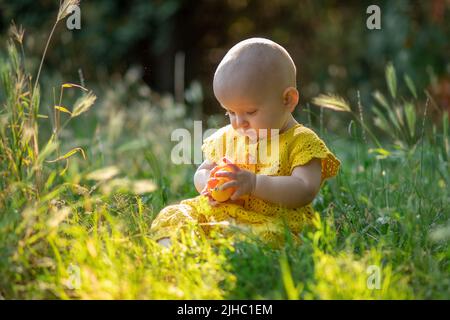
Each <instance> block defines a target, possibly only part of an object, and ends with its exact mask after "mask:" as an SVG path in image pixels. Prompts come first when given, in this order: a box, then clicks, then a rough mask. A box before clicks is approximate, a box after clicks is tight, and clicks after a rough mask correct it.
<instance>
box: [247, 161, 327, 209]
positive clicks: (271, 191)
mask: <svg viewBox="0 0 450 320" xmlns="http://www.w3.org/2000/svg"><path fill="white" fill-rule="evenodd" d="M321 176H322V167H321V161H320V159H317V158H314V159H313V160H311V161H310V162H308V163H307V164H305V165H303V166H297V167H295V168H294V170H293V171H292V175H290V176H266V175H256V184H255V189H254V191H253V195H254V196H255V197H258V198H261V199H264V200H266V201H269V202H274V203H279V204H282V205H285V206H286V207H288V208H297V207H303V206H305V205H307V204H309V203H311V202H312V201H313V200H314V198H315V197H316V195H317V193H318V192H319V190H320V183H321Z"/></svg>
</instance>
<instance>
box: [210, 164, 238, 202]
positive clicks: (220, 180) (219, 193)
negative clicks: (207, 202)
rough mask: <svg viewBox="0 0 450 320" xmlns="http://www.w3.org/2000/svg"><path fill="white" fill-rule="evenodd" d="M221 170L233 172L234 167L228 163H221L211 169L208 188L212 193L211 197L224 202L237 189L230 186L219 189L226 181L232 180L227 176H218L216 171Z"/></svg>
mask: <svg viewBox="0 0 450 320" xmlns="http://www.w3.org/2000/svg"><path fill="white" fill-rule="evenodd" d="M219 171H229V172H233V169H232V168H231V167H230V166H229V165H227V164H225V165H221V166H216V167H215V168H214V169H213V170H212V171H211V178H210V179H209V180H208V190H209V192H210V194H211V197H212V198H213V199H214V200H216V201H217V202H224V201H227V200H228V199H230V197H231V196H232V195H233V193H234V192H235V191H236V188H234V187H230V188H226V189H224V190H219V189H218V187H220V186H221V185H222V184H224V183H225V182H228V181H231V180H232V179H230V178H227V177H216V173H217V172H219Z"/></svg>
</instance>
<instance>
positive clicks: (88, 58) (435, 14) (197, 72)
mask: <svg viewBox="0 0 450 320" xmlns="http://www.w3.org/2000/svg"><path fill="white" fill-rule="evenodd" d="M370 4H374V3H372V2H369V1H345V2H342V1H336V0H321V1H312V0H304V1H300V2H299V1H295V0H274V1H255V0H218V1H209V0H199V1H186V0H165V1H157V0H152V1H148V0H134V1H108V0H96V1H82V3H81V15H82V22H81V23H82V25H81V30H73V31H69V30H67V29H66V28H65V26H60V27H59V28H58V30H57V35H56V36H57V37H59V39H56V41H55V42H58V43H62V44H63V45H58V46H55V47H54V48H52V50H51V52H50V54H49V56H48V59H47V62H46V67H47V68H50V69H58V70H59V71H61V72H62V73H63V74H64V75H65V79H66V80H73V81H75V80H77V79H78V74H77V72H76V71H77V70H78V68H81V69H82V70H83V72H84V75H85V78H86V80H87V81H89V82H91V83H92V82H94V83H96V82H101V81H103V82H105V81H108V79H109V77H110V76H111V75H112V74H114V73H125V71H126V70H127V69H128V68H129V67H130V66H135V65H137V66H140V67H141V68H142V71H143V72H142V74H141V76H142V77H143V79H144V80H145V81H146V82H147V83H148V84H149V85H150V87H152V88H153V89H155V90H158V91H168V92H173V90H174V57H175V54H176V53H177V52H184V53H185V55H186V56H185V57H186V58H185V77H186V81H185V82H186V84H189V83H191V82H192V81H193V80H199V81H200V83H201V84H202V86H203V87H204V92H205V94H204V96H205V103H204V104H205V105H204V107H203V110H204V111H205V112H206V113H208V114H211V113H214V112H216V111H218V110H220V109H219V106H218V104H217V102H216V101H215V100H214V98H213V96H212V90H211V79H212V75H213V72H214V69H215V67H216V66H217V64H218V63H219V61H220V59H221V58H222V57H223V55H224V54H225V52H226V50H227V49H229V48H230V47H231V46H232V45H233V44H235V43H237V42H238V41H240V40H242V39H245V38H248V37H252V36H263V37H267V38H271V39H273V40H274V41H277V42H279V43H280V44H282V45H283V46H285V47H286V48H287V50H288V51H289V52H290V53H291V54H292V56H293V58H294V60H295V62H296V64H297V66H298V70H299V72H298V83H299V86H300V89H301V93H302V102H301V103H302V104H304V103H305V102H307V101H309V100H310V99H311V98H312V97H314V96H315V95H317V94H319V93H321V92H335V93H338V94H340V95H343V96H345V97H348V99H350V100H351V101H353V102H355V101H356V96H357V94H356V89H355V88H359V90H360V91H361V96H362V100H363V102H365V101H366V99H369V98H370V92H371V89H370V88H371V87H372V88H373V87H380V86H382V85H384V67H385V66H386V64H387V63H388V62H389V61H392V62H393V63H394V65H395V66H396V68H397V70H398V71H399V72H401V73H407V74H408V75H409V76H410V77H411V79H412V80H413V81H414V82H415V83H417V85H418V86H419V87H427V86H429V85H434V86H435V87H436V86H437V87H438V86H439V84H440V83H441V82H442V81H444V80H443V79H445V77H448V73H449V69H450V65H449V55H448V53H449V52H450V48H449V41H448V39H449V38H450V24H449V23H448V22H447V23H446V21H449V18H450V4H449V2H448V1H445V0H432V1H407V0H400V1H377V2H376V4H377V5H379V6H380V8H381V24H382V29H381V30H368V29H367V28H366V19H367V18H368V16H369V15H368V14H367V13H366V9H367V7H368V6H369V5H370ZM57 6H58V1H51V0H40V1H32V0H21V1H14V2H8V3H6V2H4V3H2V4H1V5H0V9H1V10H0V12H1V14H2V18H1V19H0V32H1V34H2V36H1V40H2V41H4V39H5V38H6V31H7V29H8V26H9V24H10V21H11V20H15V21H16V23H17V24H22V25H23V26H24V27H25V28H26V30H27V33H28V37H27V38H26V50H27V52H31V55H33V56H34V55H37V54H38V53H40V52H42V46H43V44H44V43H45V40H46V39H45V37H46V35H47V32H46V31H47V30H49V27H50V25H51V23H52V21H53V20H54V17H53V13H54V12H55V9H56V8H57ZM44 31H45V32H44ZM400 89H401V88H400ZM444 101H448V100H444ZM364 104H365V103H363V105H364ZM443 107H444V108H447V107H448V106H443Z"/></svg>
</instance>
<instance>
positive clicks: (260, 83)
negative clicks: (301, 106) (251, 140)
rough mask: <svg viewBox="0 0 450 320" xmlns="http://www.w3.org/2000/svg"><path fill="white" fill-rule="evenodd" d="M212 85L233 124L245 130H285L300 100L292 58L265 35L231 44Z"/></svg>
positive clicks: (240, 129)
mask: <svg viewBox="0 0 450 320" xmlns="http://www.w3.org/2000/svg"><path fill="white" fill-rule="evenodd" d="M213 88H214V95H215V96H216V98H217V100H218V101H219V102H220V104H221V105H222V107H223V108H224V109H226V110H227V114H228V115H229V117H230V122H231V125H232V126H233V128H234V129H235V130H238V131H240V132H241V133H244V134H245V132H246V131H249V130H250V129H253V130H255V131H256V132H258V129H268V130H270V129H279V130H283V129H284V128H286V126H287V124H288V123H289V121H290V120H291V118H292V116H291V113H292V112H293V111H294V109H295V107H296V105H297V103H298V91H297V89H296V68H295V64H294V62H293V61H292V58H291V57H290V55H289V53H288V52H287V51H286V50H285V49H284V48H283V47H282V46H280V45H279V44H277V43H275V42H273V41H270V40H267V39H263V38H251V39H247V40H244V41H241V42H239V43H238V44H236V45H235V46H234V47H232V48H231V49H230V50H229V51H228V52H227V54H226V55H225V57H224V58H223V59H222V61H221V62H220V64H219V66H218V67H217V70H216V73H215V74H214V83H213ZM250 131H251V130H250ZM269 132H270V131H269Z"/></svg>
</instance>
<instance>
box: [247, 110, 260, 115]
mask: <svg viewBox="0 0 450 320" xmlns="http://www.w3.org/2000/svg"><path fill="white" fill-rule="evenodd" d="M256 111H258V110H255V111H252V112H247V114H249V115H252V114H255V113H256Z"/></svg>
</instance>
